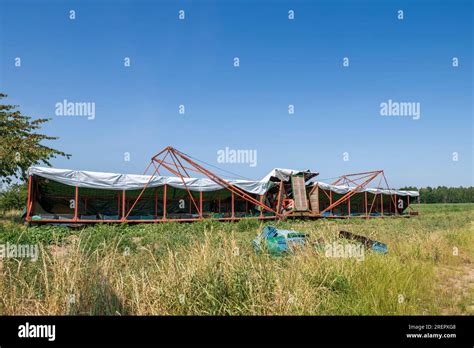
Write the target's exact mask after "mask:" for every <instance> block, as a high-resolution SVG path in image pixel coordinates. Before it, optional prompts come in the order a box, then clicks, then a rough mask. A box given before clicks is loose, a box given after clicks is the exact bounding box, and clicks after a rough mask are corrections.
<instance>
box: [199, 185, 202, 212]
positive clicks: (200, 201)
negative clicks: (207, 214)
mask: <svg viewBox="0 0 474 348" xmlns="http://www.w3.org/2000/svg"><path fill="white" fill-rule="evenodd" d="M199 218H200V219H202V191H199Z"/></svg>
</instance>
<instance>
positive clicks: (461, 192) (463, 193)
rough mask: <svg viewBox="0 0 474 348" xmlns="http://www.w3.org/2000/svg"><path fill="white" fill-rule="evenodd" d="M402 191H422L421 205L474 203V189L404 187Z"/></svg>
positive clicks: (471, 187) (470, 187)
mask: <svg viewBox="0 0 474 348" xmlns="http://www.w3.org/2000/svg"><path fill="white" fill-rule="evenodd" d="M400 190H407V191H420V203H474V187H473V186H469V187H462V186H461V187H446V186H438V187H430V186H428V187H422V188H420V189H418V188H416V187H403V188H401V189H400Z"/></svg>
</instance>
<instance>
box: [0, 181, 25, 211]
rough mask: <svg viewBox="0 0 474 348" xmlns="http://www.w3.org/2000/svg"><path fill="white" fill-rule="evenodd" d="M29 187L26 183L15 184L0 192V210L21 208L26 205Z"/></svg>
mask: <svg viewBox="0 0 474 348" xmlns="http://www.w3.org/2000/svg"><path fill="white" fill-rule="evenodd" d="M27 198H28V188H27V186H26V184H13V185H10V186H8V187H7V189H6V190H3V191H1V192H0V211H1V212H2V213H3V214H5V212H6V211H9V210H21V209H23V208H24V207H25V206H26V200H27Z"/></svg>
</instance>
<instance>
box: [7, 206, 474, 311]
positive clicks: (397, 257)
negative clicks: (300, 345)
mask: <svg viewBox="0 0 474 348" xmlns="http://www.w3.org/2000/svg"><path fill="white" fill-rule="evenodd" d="M472 208H473V205H462V206H460V205H437V206H436V207H435V206H422V211H421V215H420V216H419V217H416V218H411V219H383V220H382V219H373V220H369V221H363V220H338V221H327V220H318V221H284V222H278V223H275V224H276V225H277V226H278V227H281V228H292V229H295V230H299V231H305V232H308V233H309V234H310V238H311V239H312V240H317V239H320V238H323V239H324V240H325V241H327V242H330V241H332V240H334V239H335V238H336V236H337V233H338V231H339V230H341V229H344V230H349V231H352V232H354V233H358V234H363V235H366V236H369V237H372V238H375V239H378V240H380V241H382V242H384V243H387V244H388V245H389V253H388V254H386V255H381V254H376V253H371V252H366V254H365V259H364V260H363V261H357V260H356V259H354V258H329V257H326V256H325V255H324V253H321V252H318V251H317V250H316V249H315V248H313V247H307V248H305V249H303V250H299V251H297V252H296V253H295V254H292V255H288V256H285V257H272V256H269V255H265V254H255V252H254V251H253V249H252V246H251V241H252V239H253V238H254V237H255V236H256V235H257V233H259V231H260V230H261V228H262V227H263V224H261V223H259V222H256V221H241V222H238V223H218V222H200V223H193V224H176V223H170V224H156V225H135V226H126V225H123V226H119V225H96V226H92V227H87V228H84V229H82V230H76V231H75V230H69V229H66V228H62V227H46V226H43V227H33V228H26V227H25V226H22V225H20V224H16V223H3V224H0V244H4V243H7V242H8V243H17V244H27V243H31V244H38V245H39V246H40V250H41V253H40V257H39V259H38V260H37V261H36V262H33V261H29V260H25V259H3V260H2V261H0V262H1V263H0V267H1V272H0V314H2V315H11V314H25V315H40V314H48V315H49V314H71V315H75V314H106V315H130V314H131V315H149V314H153V315H162V314H165V315H178V314H182V315H301V314H308V315H335V314H343V315H370V314H375V315H379V314H380V315H381V314H388V315H399V314H445V313H452V314H469V313H471V314H472V312H471V310H472V307H470V301H471V296H472V293H470V292H469V291H467V292H466V291H465V290H466V289H468V285H469V284H463V283H461V284H460V286H459V287H457V288H452V287H450V284H451V280H452V277H461V275H459V274H458V273H456V272H454V270H456V269H462V270H465V269H469V268H472V264H473V261H474V258H473V255H474V234H473V223H472ZM454 248H457V250H458V253H457V255H454V253H453V250H454ZM466 267H467V268H466ZM440 270H443V272H441V271H440ZM450 270H451V271H450ZM459 279H460V281H461V282H462V281H464V278H462V279H461V278H459ZM468 281H469V279H468V280H467V282H468ZM464 285H465V286H464ZM440 293H443V294H451V296H440ZM446 311H447V312H446Z"/></svg>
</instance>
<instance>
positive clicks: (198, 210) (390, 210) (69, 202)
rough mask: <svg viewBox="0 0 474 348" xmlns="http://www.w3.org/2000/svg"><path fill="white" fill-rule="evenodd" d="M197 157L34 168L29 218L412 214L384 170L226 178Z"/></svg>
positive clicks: (173, 154)
mask: <svg viewBox="0 0 474 348" xmlns="http://www.w3.org/2000/svg"><path fill="white" fill-rule="evenodd" d="M197 162H198V160H196V159H194V158H192V157H191V156H189V155H186V154H184V153H183V152H181V151H178V150H176V149H174V148H172V147H167V148H165V149H164V150H163V151H161V152H160V153H158V154H157V155H155V156H153V157H152V159H151V161H150V164H149V165H148V167H147V169H146V170H145V173H144V175H132V174H114V173H101V172H89V171H74V170H67V169H54V168H44V167H31V168H30V169H29V172H28V178H29V179H28V202H27V208H26V220H27V221H28V222H35V223H98V222H108V223H113V222H116V223H122V222H129V223H139V222H167V221H181V222H185V221H199V220H203V219H212V220H221V221H229V220H230V221H235V220H241V219H262V220H264V219H285V218H323V217H324V218H354V217H359V218H373V217H408V216H411V215H417V212H415V211H413V209H412V206H411V204H412V203H413V202H416V201H418V198H419V193H418V192H417V191H400V190H394V189H390V188H389V186H388V183H387V180H386V178H385V175H384V172H383V171H382V170H377V171H370V172H364V173H358V174H348V175H342V176H340V177H338V178H337V180H336V181H333V182H331V183H325V182H322V181H317V180H315V178H316V177H317V175H318V174H319V173H317V172H312V171H310V170H293V169H281V168H275V169H273V170H272V171H271V172H270V173H269V174H268V175H266V176H265V177H264V178H263V179H261V180H247V179H223V178H221V177H220V176H218V175H216V174H214V173H213V172H211V171H210V170H208V169H206V168H205V167H203V166H202V165H200V164H198V163H197ZM149 170H152V171H153V173H152V174H151V175H147V172H148V171H149ZM165 173H166V174H167V175H165ZM374 185H375V186H374Z"/></svg>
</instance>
